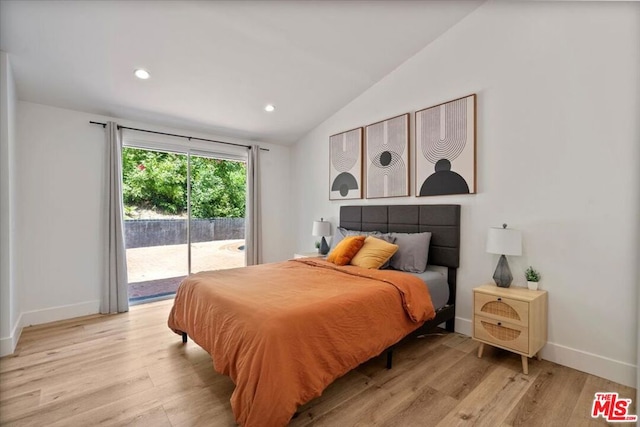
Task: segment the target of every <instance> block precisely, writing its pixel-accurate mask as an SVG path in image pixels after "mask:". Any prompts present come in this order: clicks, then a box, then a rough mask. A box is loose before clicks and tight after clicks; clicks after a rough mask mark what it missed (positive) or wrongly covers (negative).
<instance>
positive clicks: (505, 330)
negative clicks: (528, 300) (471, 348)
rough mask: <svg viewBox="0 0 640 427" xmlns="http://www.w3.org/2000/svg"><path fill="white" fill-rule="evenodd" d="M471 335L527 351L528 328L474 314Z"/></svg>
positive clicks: (525, 352) (515, 349)
mask: <svg viewBox="0 0 640 427" xmlns="http://www.w3.org/2000/svg"><path fill="white" fill-rule="evenodd" d="M473 329H474V331H473V332H474V333H473V337H474V338H476V339H478V340H481V341H485V342H487V343H489V344H492V345H496V346H498V347H504V348H507V349H510V350H514V351H517V352H520V353H524V354H528V353H529V330H528V329H527V328H526V327H522V326H519V325H515V324H510V323H503V322H501V321H498V320H494V319H491V318H488V317H484V316H475V320H474V325H473Z"/></svg>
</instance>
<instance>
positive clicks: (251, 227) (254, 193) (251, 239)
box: [245, 145, 262, 265]
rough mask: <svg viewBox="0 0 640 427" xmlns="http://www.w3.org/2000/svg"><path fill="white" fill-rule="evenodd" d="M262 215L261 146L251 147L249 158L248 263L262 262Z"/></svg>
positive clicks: (246, 251) (246, 244) (246, 218)
mask: <svg viewBox="0 0 640 427" xmlns="http://www.w3.org/2000/svg"><path fill="white" fill-rule="evenodd" d="M261 223H262V216H261V213H260V147H259V146H257V145H252V146H251V148H249V156H248V160H247V208H246V212H245V256H246V261H247V265H256V264H261V263H262V226H261Z"/></svg>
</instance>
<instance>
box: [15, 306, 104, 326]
mask: <svg viewBox="0 0 640 427" xmlns="http://www.w3.org/2000/svg"><path fill="white" fill-rule="evenodd" d="M98 312H100V301H98V300H96V301H85V302H81V303H78V304H70V305H62V306H58V307H50V308H45V309H42V310H33V311H25V312H23V313H22V322H21V327H27V326H33V325H40V324H42V323H49V322H57V321H58V320H66V319H73V318H74V317H81V316H88V315H90V314H96V313H98Z"/></svg>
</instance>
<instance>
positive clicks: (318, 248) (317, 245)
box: [316, 242, 320, 252]
mask: <svg viewBox="0 0 640 427" xmlns="http://www.w3.org/2000/svg"><path fill="white" fill-rule="evenodd" d="M316 250H317V251H318V252H320V242H316Z"/></svg>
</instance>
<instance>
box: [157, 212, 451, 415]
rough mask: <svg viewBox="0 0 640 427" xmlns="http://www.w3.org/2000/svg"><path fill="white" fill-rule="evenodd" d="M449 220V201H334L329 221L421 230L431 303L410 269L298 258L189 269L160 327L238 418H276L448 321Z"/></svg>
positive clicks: (350, 225)
mask: <svg viewBox="0 0 640 427" xmlns="http://www.w3.org/2000/svg"><path fill="white" fill-rule="evenodd" d="M459 222H460V207H459V206H457V205H409V206H343V207H341V209H340V224H339V225H340V226H341V227H344V228H347V229H350V230H360V231H365V232H370V231H380V232H384V233H387V232H398V233H418V232H424V231H429V232H431V233H432V237H431V246H430V248H429V261H430V264H431V265H433V266H441V268H442V267H444V268H445V269H446V276H447V280H446V284H447V287H448V293H447V294H448V295H447V296H446V298H447V300H446V303H444V305H442V303H440V304H438V305H439V306H440V307H434V304H433V302H432V298H431V293H430V291H429V289H428V287H427V286H425V282H424V280H423V278H421V277H419V275H416V274H407V273H406V272H401V271H394V270H368V269H363V268H360V267H356V266H352V265H346V266H337V265H335V264H332V263H330V262H327V261H324V260H320V259H310V258H304V259H297V260H289V261H286V262H282V263H273V264H265V265H261V266H252V267H245V268H240V269H231V270H223V271H217V272H202V273H197V274H194V275H191V276H189V277H188V278H187V279H185V281H184V282H183V283H182V284H181V285H180V288H179V289H178V292H177V294H176V299H175V301H174V306H173V307H172V309H171V313H170V315H169V322H168V323H169V327H170V328H171V329H172V330H173V331H174V332H176V333H178V334H181V335H182V336H183V341H186V337H187V335H188V336H189V337H191V338H192V339H193V340H194V341H195V342H196V343H197V344H198V345H200V346H201V347H202V348H204V349H205V350H206V351H207V352H208V353H209V354H210V355H211V357H212V360H213V365H214V368H215V370H216V371H218V372H220V373H222V374H225V375H229V376H230V377H231V379H232V380H233V381H234V383H235V384H236V388H235V390H234V392H233V394H232V397H231V406H232V409H233V412H234V416H235V419H236V421H237V422H238V423H239V424H240V425H244V426H249V427H251V426H281V425H286V424H287V423H288V422H289V421H290V419H291V417H292V416H293V415H294V413H295V411H296V409H297V407H298V406H300V405H302V404H304V403H306V402H308V401H309V400H311V399H313V398H315V397H318V396H319V395H320V394H321V393H322V391H323V390H324V389H325V388H326V387H327V386H328V385H329V384H330V383H331V382H333V381H334V380H335V379H336V378H338V377H340V376H342V375H344V374H345V373H347V372H349V371H350V370H352V369H353V368H355V367H357V366H358V365H360V364H361V363H363V362H365V361H366V360H368V359H370V358H372V357H375V356H377V355H379V354H381V353H383V352H385V351H387V356H388V359H387V360H388V365H389V366H390V364H391V354H392V353H391V351H392V350H393V346H394V345H395V344H396V343H398V342H399V341H401V340H402V339H403V338H406V337H408V336H410V335H412V334H415V333H424V331H425V330H428V329H430V328H432V327H434V326H436V325H438V324H440V323H443V322H446V325H447V329H451V330H452V329H453V321H454V317H455V304H454V303H455V273H456V268H457V266H458V261H459V230H460V227H459ZM434 277H435V276H434ZM434 297H435V295H434ZM439 298H442V297H441V296H440V297H439Z"/></svg>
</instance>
